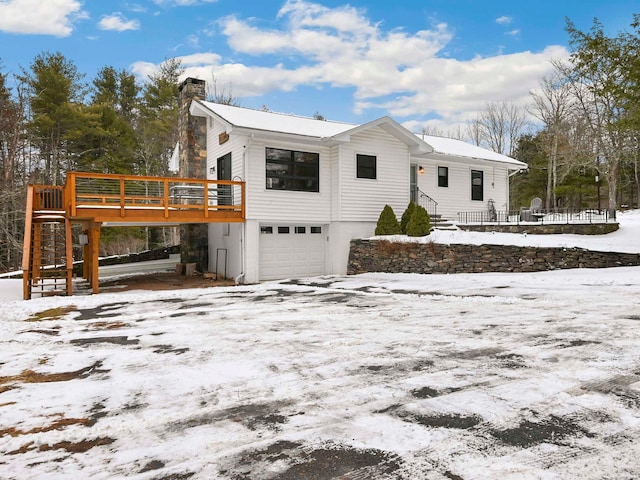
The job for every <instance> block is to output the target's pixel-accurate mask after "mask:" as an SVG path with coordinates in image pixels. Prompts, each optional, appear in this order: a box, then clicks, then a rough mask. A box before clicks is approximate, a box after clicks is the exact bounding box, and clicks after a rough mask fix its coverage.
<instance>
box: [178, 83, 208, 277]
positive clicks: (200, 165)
mask: <svg viewBox="0 0 640 480" xmlns="http://www.w3.org/2000/svg"><path fill="white" fill-rule="evenodd" d="M179 90H180V98H179V108H180V117H179V121H178V139H179V142H180V158H179V160H180V166H179V173H178V174H179V176H180V177H182V178H203V179H204V178H207V119H206V118H202V117H194V116H192V115H191V114H190V113H189V107H190V106H191V101H192V100H205V98H206V84H205V81H204V80H199V79H196V78H187V79H186V80H185V81H184V82H182V84H181V85H180V87H179ZM208 239H209V226H208V224H206V223H199V224H187V225H181V227H180V262H181V263H195V264H196V269H197V270H198V271H200V272H206V271H207V270H208V268H209V240H208Z"/></svg>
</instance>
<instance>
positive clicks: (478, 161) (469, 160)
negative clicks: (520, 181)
mask: <svg viewBox="0 0 640 480" xmlns="http://www.w3.org/2000/svg"><path fill="white" fill-rule="evenodd" d="M423 158H424V157H423ZM426 158H427V159H432V160H436V161H437V160H439V159H442V160H446V161H449V162H462V163H466V164H469V165H494V164H496V163H497V164H499V165H501V166H505V167H506V168H507V170H515V171H519V170H526V169H527V168H528V167H529V166H528V165H527V164H526V163H523V162H520V161H518V160H514V161H513V162H503V161H500V160H493V159H488V158H478V157H464V156H461V155H449V154H447V153H440V152H433V153H431V154H430V155H429V156H427V157H426ZM515 162H517V163H515Z"/></svg>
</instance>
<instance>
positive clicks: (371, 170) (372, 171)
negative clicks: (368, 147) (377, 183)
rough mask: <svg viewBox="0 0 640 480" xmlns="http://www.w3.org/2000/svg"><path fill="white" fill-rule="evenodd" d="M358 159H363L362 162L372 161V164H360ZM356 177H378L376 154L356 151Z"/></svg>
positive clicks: (373, 178)
mask: <svg viewBox="0 0 640 480" xmlns="http://www.w3.org/2000/svg"><path fill="white" fill-rule="evenodd" d="M360 161H363V162H364V161H373V166H371V165H360ZM363 170H364V171H363ZM371 175H373V176H371ZM356 178H359V179H364V180H377V179H378V156H377V155H370V154H367V153H356Z"/></svg>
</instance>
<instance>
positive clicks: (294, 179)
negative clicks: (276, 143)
mask: <svg viewBox="0 0 640 480" xmlns="http://www.w3.org/2000/svg"><path fill="white" fill-rule="evenodd" d="M270 150H272V151H273V150H277V151H280V152H289V158H288V159H287V160H274V159H272V160H270V159H269V151H270ZM296 154H303V155H305V156H307V155H310V156H312V157H314V158H312V161H310V162H307V161H305V162H303V163H305V164H306V165H305V166H306V168H310V169H311V170H315V171H314V172H313V175H296V166H297V165H299V164H300V163H301V162H297V161H296V156H297V155H296ZM269 165H283V166H286V173H281V174H277V173H275V174H274V173H273V172H270V171H269V168H268V167H269ZM274 179H277V180H279V181H281V182H282V185H283V188H274V187H273V185H272V184H273V180H274ZM270 180H271V182H270ZM300 181H308V182H311V187H307V188H296V184H297V183H298V182H300ZM265 189H266V190H274V191H287V192H311V193H319V192H320V153H319V152H304V151H301V150H290V149H288V148H278V147H265Z"/></svg>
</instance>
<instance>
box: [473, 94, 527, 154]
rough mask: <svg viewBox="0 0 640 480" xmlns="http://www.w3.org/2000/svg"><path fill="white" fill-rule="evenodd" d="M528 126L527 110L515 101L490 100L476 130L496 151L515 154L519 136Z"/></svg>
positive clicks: (475, 127) (483, 140)
mask: <svg viewBox="0 0 640 480" xmlns="http://www.w3.org/2000/svg"><path fill="white" fill-rule="evenodd" d="M526 126H527V114H526V111H525V110H524V109H523V108H522V107H520V106H518V105H516V104H515V103H513V102H490V103H487V109H486V110H485V111H484V112H481V113H480V115H479V116H478V119H477V124H476V125H475V126H474V130H477V131H476V132H475V133H476V135H477V137H479V139H480V140H481V141H480V143H479V144H485V145H486V146H487V147H488V148H489V149H491V150H493V151H494V152H498V153H502V154H505V155H513V152H514V150H515V148H516V145H517V141H518V138H519V137H520V135H522V133H523V132H524V130H525V127H526Z"/></svg>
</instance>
